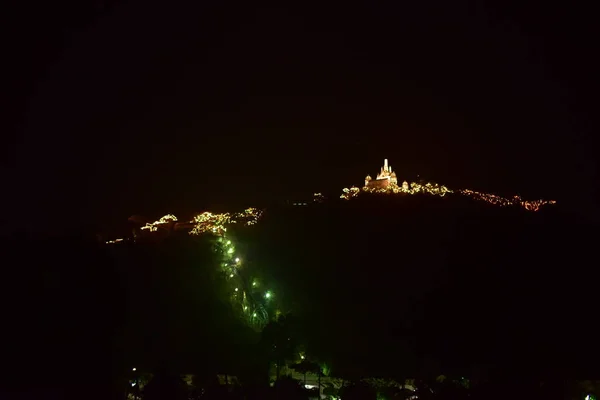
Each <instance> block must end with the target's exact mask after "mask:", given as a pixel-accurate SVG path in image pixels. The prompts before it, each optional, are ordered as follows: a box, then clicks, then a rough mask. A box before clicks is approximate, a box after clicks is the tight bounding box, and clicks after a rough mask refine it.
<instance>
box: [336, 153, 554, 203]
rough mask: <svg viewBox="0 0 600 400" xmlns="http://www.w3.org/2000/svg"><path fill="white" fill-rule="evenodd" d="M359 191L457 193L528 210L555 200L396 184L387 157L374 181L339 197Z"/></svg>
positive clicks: (414, 184)
mask: <svg viewBox="0 0 600 400" xmlns="http://www.w3.org/2000/svg"><path fill="white" fill-rule="evenodd" d="M360 193H376V194H401V193H403V194H417V193H425V194H430V195H435V196H440V197H444V196H445V195H446V194H450V193H457V194H461V195H463V196H467V197H470V198H472V199H475V200H482V201H485V202H487V203H490V204H494V205H498V206H503V207H504V206H521V207H523V208H525V209H526V210H528V211H538V210H539V209H540V208H541V207H542V206H545V205H549V204H556V201H555V200H541V199H540V200H523V199H522V198H521V197H520V196H514V197H513V198H510V199H509V198H505V197H501V196H497V195H494V194H489V193H480V192H475V191H473V190H470V189H458V190H455V191H453V190H450V189H449V188H447V187H446V186H444V185H438V184H437V183H425V184H421V183H416V182H412V183H411V184H408V182H406V181H404V182H403V183H402V185H401V186H400V185H398V183H397V179H396V174H395V172H392V171H391V167H389V165H388V163H387V159H386V160H384V166H383V167H382V168H381V172H380V173H379V174H378V175H377V179H376V180H375V181H374V180H373V179H372V178H371V177H370V176H369V175H367V177H366V178H365V186H364V187H363V188H362V189H359V188H357V187H356V186H352V187H350V188H344V189H343V190H342V195H341V196H340V198H342V199H344V200H350V199H352V198H354V197H357V196H358V195H359V194H360Z"/></svg>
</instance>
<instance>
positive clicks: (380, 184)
mask: <svg viewBox="0 0 600 400" xmlns="http://www.w3.org/2000/svg"><path fill="white" fill-rule="evenodd" d="M393 185H398V178H397V177H396V173H395V172H393V171H392V167H391V166H389V165H388V160H387V158H386V159H385V160H383V167H381V170H380V171H379V173H378V174H377V178H376V179H373V178H371V176H370V175H367V177H366V178H365V187H368V188H370V189H383V188H387V187H389V186H393Z"/></svg>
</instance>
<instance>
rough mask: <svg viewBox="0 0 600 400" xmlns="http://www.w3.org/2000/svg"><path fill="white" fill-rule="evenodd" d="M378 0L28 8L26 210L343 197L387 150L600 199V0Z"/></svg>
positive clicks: (76, 211)
mask: <svg viewBox="0 0 600 400" xmlns="http://www.w3.org/2000/svg"><path fill="white" fill-rule="evenodd" d="M374 3H375V2H365V3H364V4H360V3H355V2H346V3H345V4H343V5H342V4H336V5H335V6H334V5H329V6H326V5H324V4H322V3H315V4H312V3H307V2H301V3H294V5H291V4H290V5H285V4H286V3H285V2H283V3H282V4H283V5H279V6H271V7H268V6H265V5H260V6H259V5H257V4H256V3H255V2H240V4H237V3H231V2H209V1H197V2H192V1H190V2H187V3H184V2H161V3H158V2H141V1H130V2H118V1H113V2H106V1H105V2H102V1H96V2H81V1H80V2H71V3H68V2H60V1H59V2H52V4H47V5H44V6H42V7H43V8H42V9H37V10H32V9H29V8H28V7H27V6H26V5H20V6H19V7H20V8H18V9H17V8H15V14H14V15H15V18H13V21H12V24H11V25H10V28H11V29H12V30H13V32H11V35H12V37H15V38H19V39H17V40H15V41H14V43H12V44H11V46H10V47H9V49H8V50H6V51H8V52H14V54H12V53H11V54H10V57H8V59H10V60H12V62H9V64H10V65H11V66H13V67H14V68H13V69H12V70H11V71H12V78H13V79H11V82H10V85H9V91H8V93H9V94H10V95H11V100H10V101H9V110H10V111H11V112H12V117H14V118H11V119H10V126H9V128H8V130H9V131H10V132H11V133H12V135H10V137H9V139H8V146H6V147H5V148H8V157H6V158H5V161H4V162H3V163H7V165H8V169H5V171H8V174H7V176H6V178H5V182H8V185H9V187H10V188H11V190H10V191H9V193H11V195H9V196H8V197H9V198H8V199H7V198H5V199H4V200H9V207H10V208H9V210H10V211H9V212H7V213H6V214H7V215H8V219H9V221H10V222H18V223H19V224H20V226H21V228H27V229H30V228H32V227H36V229H38V230H45V231H49V230H56V229H57V228H58V227H59V226H60V227H61V228H67V227H71V226H82V225H81V224H84V226H90V227H94V229H104V228H105V227H107V226H110V225H112V224H116V223H120V222H123V221H125V220H126V219H127V218H128V217H129V216H130V215H132V214H142V215H147V216H148V217H160V216H161V215H163V214H165V213H167V212H171V213H174V214H176V215H179V216H182V217H187V216H190V215H191V214H192V213H193V212H198V211H203V210H205V209H207V208H210V209H219V208H230V207H239V206H250V205H262V204H266V203H269V202H272V201H278V200H286V199H290V200H293V199H296V198H301V197H303V196H306V195H309V196H310V195H311V194H312V193H313V192H316V191H323V192H326V193H331V194H332V195H335V194H339V192H340V191H341V188H343V187H345V186H350V185H352V184H356V185H360V184H361V182H362V180H363V179H364V176H365V175H366V174H367V173H369V174H371V175H374V174H376V173H377V171H378V169H379V167H380V166H381V164H382V161H383V158H388V159H389V161H390V164H391V165H392V167H393V168H394V169H395V170H396V171H397V173H398V176H399V179H400V180H403V179H407V180H409V181H410V180H412V179H416V177H417V175H419V176H420V178H423V179H427V180H432V181H437V182H439V183H442V184H446V185H447V186H449V187H451V188H453V187H455V188H456V187H460V188H472V189H475V190H481V191H489V192H496V193H499V194H505V195H512V194H521V195H523V196H524V197H533V198H540V197H542V198H555V199H558V200H561V201H563V202H565V203H568V204H574V203H578V204H582V206H581V207H578V209H580V210H583V212H591V210H592V204H593V202H594V197H593V196H594V195H595V194H596V193H594V190H595V187H596V186H597V185H596V184H595V182H597V178H596V176H597V175H596V165H595V149H594V146H593V144H592V139H591V132H592V123H591V115H592V109H593V104H594V101H593V99H594V97H595V95H593V93H596V90H595V82H596V79H595V74H596V72H597V70H598V68H597V67H598V65H597V61H595V60H594V57H595V56H594V49H595V45H594V43H593V38H594V36H595V34H596V33H597V32H595V31H596V29H595V28H594V29H593V28H592V25H593V24H592V13H591V12H588V11H589V10H586V9H584V8H581V7H576V6H575V5H573V6H572V8H570V9H565V8H559V7H558V6H556V7H555V8H553V6H551V5H548V4H547V3H544V4H542V3H540V4H538V5H532V4H529V5H527V6H523V2H515V3H514V4H511V3H510V2H502V3H501V4H502V5H501V6H500V5H499V4H500V2H499V3H498V4H496V5H491V4H487V5H485V6H484V5H481V3H480V5H475V4H466V2H439V4H437V3H432V2H401V3H402V4H403V5H402V6H400V5H398V4H395V5H394V6H391V4H392V3H400V2H389V3H380V4H378V5H375V4H374ZM475 3H477V2H475ZM563 6H564V4H563ZM44 7H45V8H44Z"/></svg>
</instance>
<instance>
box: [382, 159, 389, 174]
mask: <svg viewBox="0 0 600 400" xmlns="http://www.w3.org/2000/svg"><path fill="white" fill-rule="evenodd" d="M383 170H384V171H385V172H387V170H388V163H387V158H386V159H384V160H383Z"/></svg>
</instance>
